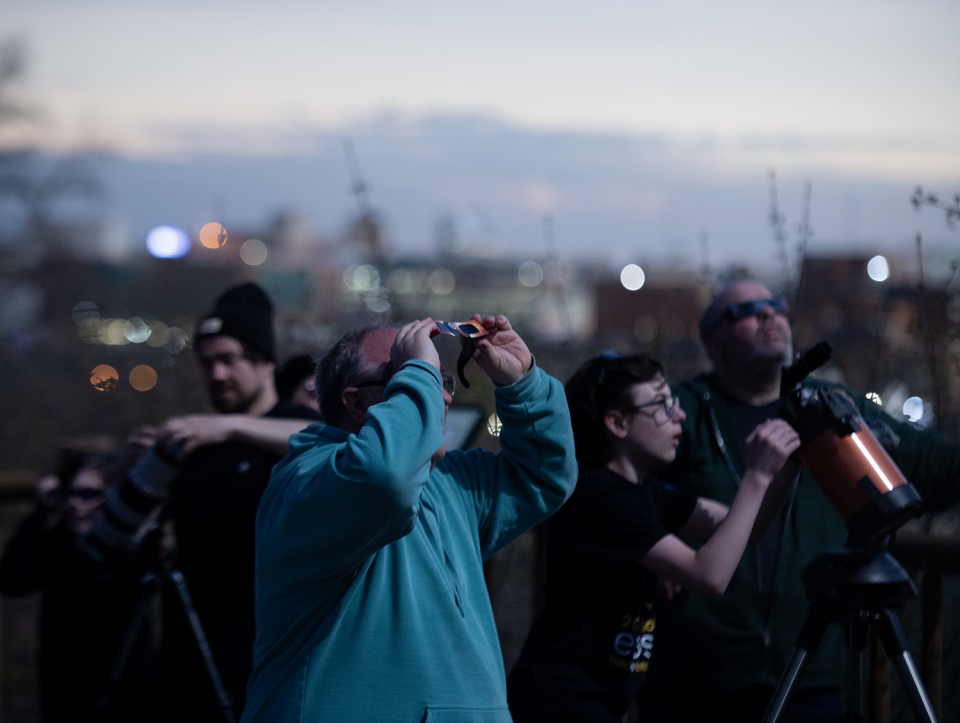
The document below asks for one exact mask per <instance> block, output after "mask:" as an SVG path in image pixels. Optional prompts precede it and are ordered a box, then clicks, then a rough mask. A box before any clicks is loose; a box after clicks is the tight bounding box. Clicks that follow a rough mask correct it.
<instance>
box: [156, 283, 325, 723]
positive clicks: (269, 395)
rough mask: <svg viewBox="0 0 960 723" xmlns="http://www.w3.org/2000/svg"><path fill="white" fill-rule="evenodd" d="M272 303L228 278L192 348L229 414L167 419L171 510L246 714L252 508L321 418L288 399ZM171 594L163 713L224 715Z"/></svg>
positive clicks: (181, 717)
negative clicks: (175, 464)
mask: <svg viewBox="0 0 960 723" xmlns="http://www.w3.org/2000/svg"><path fill="white" fill-rule="evenodd" d="M274 347H275V339H274V331H273V305H272V304H271V303H270V299H269V298H268V297H267V295H266V294H265V293H264V291H263V289H261V288H260V287H259V286H257V285H256V284H252V283H248V284H243V285H241V286H236V287H234V288H231V289H229V290H227V291H226V292H225V293H224V294H223V295H222V296H220V298H219V299H218V300H217V302H216V304H215V306H214V308H213V309H212V310H211V311H210V312H209V313H208V314H206V315H205V316H203V317H201V318H200V320H199V321H198V322H197V326H196V334H195V338H194V351H195V353H196V358H197V361H198V362H199V365H200V371H201V377H202V379H203V383H204V385H205V387H206V390H207V394H208V397H209V399H210V403H211V405H212V406H213V407H214V409H216V410H217V412H219V414H193V415H187V416H181V417H174V418H172V419H168V420H167V421H166V422H164V423H163V425H161V426H160V428H159V429H157V430H153V435H154V439H155V440H156V443H157V444H158V445H159V446H160V447H161V448H162V449H164V450H167V451H172V452H173V453H174V454H176V455H177V457H178V460H179V462H180V465H181V470H182V471H181V473H180V475H179V477H177V479H176V480H175V481H174V483H173V485H172V488H171V493H170V500H169V510H170V514H171V517H172V518H173V521H174V528H175V531H176V536H177V565H178V566H179V568H180V570H181V571H182V572H183V574H184V576H185V578H186V581H187V586H188V589H189V590H190V593H191V595H192V597H193V603H194V605H195V607H196V610H197V614H198V615H199V617H200V621H201V623H202V625H203V627H204V630H205V632H206V635H207V638H208V640H209V642H210V647H211V650H212V652H213V657H214V660H215V662H216V663H217V666H218V668H219V672H220V675H221V677H222V678H223V682H224V685H225V687H226V688H227V691H228V693H229V694H230V696H231V698H232V699H233V710H234V714H235V715H236V717H237V718H239V717H240V714H241V713H242V711H243V705H244V702H245V689H246V682H247V678H248V677H249V675H250V671H251V669H252V664H253V662H252V651H253V641H254V634H255V630H254V619H253V558H254V518H255V516H256V511H257V505H258V504H259V502H260V496H261V495H262V494H263V491H264V489H266V486H267V482H268V481H269V479H270V471H271V469H272V468H273V465H274V464H276V463H277V462H278V461H279V460H280V458H281V457H283V456H284V455H285V454H286V453H287V448H288V443H289V439H290V436H291V435H292V434H295V433H297V432H299V431H300V430H301V429H303V428H305V427H307V426H308V425H309V424H312V423H315V422H317V421H319V420H320V415H319V414H318V413H316V412H314V411H313V410H311V409H307V408H306V407H303V406H300V405H296V404H291V403H289V402H280V401H279V398H278V396H277V390H276V386H275V383H274V370H275V360H276V353H275V349H274ZM166 593H168V594H165V595H164V616H163V617H164V637H163V644H162V648H161V653H160V661H159V664H158V671H157V675H156V676H155V680H156V684H157V691H156V693H157V694H156V696H155V698H156V700H155V701H154V704H153V705H152V706H151V715H153V716H155V720H158V721H159V720H164V721H166V720H177V721H218V722H219V721H222V720H223V713H222V711H221V710H220V707H219V705H218V702H217V698H216V696H215V694H214V689H213V686H212V685H211V682H210V678H209V676H208V675H207V673H206V670H205V668H204V667H203V662H202V659H201V657H200V654H199V650H198V647H197V644H196V642H195V640H194V637H193V634H192V633H191V631H190V628H189V622H188V620H187V618H186V615H185V614H184V612H183V608H182V606H181V605H180V603H179V599H178V598H177V596H176V594H174V593H173V591H172V590H170V591H166Z"/></svg>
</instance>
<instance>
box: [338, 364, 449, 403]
mask: <svg viewBox="0 0 960 723" xmlns="http://www.w3.org/2000/svg"><path fill="white" fill-rule="evenodd" d="M396 371H397V370H396V368H395V367H394V366H393V362H392V361H391V362H388V363H387V366H386V368H385V369H384V370H383V378H382V379H370V380H368V381H365V382H359V383H357V384H354V385H353V386H354V387H356V388H357V389H359V388H361V387H385V386H387V383H388V382H389V381H390V379H391V378H392V377H393V375H394V373H395V372H396ZM440 382H441V384H443V391H445V392H446V393H447V394H449V395H450V396H451V397H452V396H453V395H454V394H455V393H456V391H457V378H456V377H454V376H451V375H449V374H444V373H443V372H442V371H441V372H440Z"/></svg>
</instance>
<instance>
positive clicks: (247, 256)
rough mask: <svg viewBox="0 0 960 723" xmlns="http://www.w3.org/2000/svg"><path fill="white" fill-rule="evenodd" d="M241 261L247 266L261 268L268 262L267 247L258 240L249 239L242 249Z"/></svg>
mask: <svg viewBox="0 0 960 723" xmlns="http://www.w3.org/2000/svg"><path fill="white" fill-rule="evenodd" d="M240 260H241V261H243V263H245V264H246V265H247V266H259V265H260V264H262V263H263V262H264V261H266V260H267V247H266V245H265V244H264V243H263V241H261V240H260V239H258V238H251V239H247V240H246V241H244V242H243V245H242V246H241V247H240Z"/></svg>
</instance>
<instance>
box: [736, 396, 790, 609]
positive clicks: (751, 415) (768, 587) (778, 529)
mask: <svg viewBox="0 0 960 723" xmlns="http://www.w3.org/2000/svg"><path fill="white" fill-rule="evenodd" d="M723 397H724V401H725V402H726V403H727V406H728V408H729V409H730V416H731V417H733V423H734V426H736V428H737V434H738V435H739V436H740V439H742V440H744V441H746V439H747V437H749V436H750V434H751V433H752V432H753V430H754V429H756V428H757V427H758V426H760V425H761V424H763V423H764V422H766V421H767V420H768V419H780V406H781V404H782V403H781V401H780V400H779V399H778V400H776V401H773V402H770V403H769V404H763V405H760V406H753V405H750V404H744V403H743V402H741V401H738V400H736V399H734V398H733V397H730V396H728V395H726V394H724V395H723ZM786 510H787V508H786V507H785V506H784V507H782V508H780V512H779V513H778V514H777V517H776V519H775V520H774V521H773V523H772V524H771V525H770V532H769V533H768V534H767V536H766V537H764V538H763V540H761V541H760V543H758V545H757V551H758V553H759V565H760V589H761V595H762V600H761V607H760V609H761V611H762V615H763V618H764V620H766V619H767V614H768V610H769V607H770V600H771V593H772V591H773V576H774V574H775V573H776V567H777V558H778V557H779V556H780V541H781V539H782V538H783V525H784V523H785V521H786Z"/></svg>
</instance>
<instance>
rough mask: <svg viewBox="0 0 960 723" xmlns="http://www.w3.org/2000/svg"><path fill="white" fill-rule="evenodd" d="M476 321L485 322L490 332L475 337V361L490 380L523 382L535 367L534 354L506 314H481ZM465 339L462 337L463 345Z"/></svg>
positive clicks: (484, 324)
mask: <svg viewBox="0 0 960 723" xmlns="http://www.w3.org/2000/svg"><path fill="white" fill-rule="evenodd" d="M473 320H474V321H477V322H479V323H480V324H482V325H483V328H484V329H486V330H487V331H488V332H490V333H489V334H487V335H486V336H482V337H480V338H479V339H476V340H475V341H476V345H477V350H476V351H475V352H474V354H473V360H474V361H475V362H476V363H477V365H478V366H479V367H480V368H481V369H483V371H484V372H486V374H487V376H488V377H490V380H491V381H492V382H493V383H494V384H496V385H498V386H501V387H505V386H507V385H509V384H513V383H514V382H518V381H520V380H521V379H522V378H523V377H524V375H525V374H526V373H527V372H529V371H530V368H531V367H532V366H533V356H532V355H531V354H530V350H529V349H528V348H527V345H526V343H525V342H524V341H523V339H521V338H520V335H519V334H517V332H515V331H514V330H513V327H512V326H510V321H509V320H508V319H507V317H505V316H503V315H501V316H497V317H492V316H488V317H486V318H485V319H481V318H480V315H479V314H474V315H473ZM464 342H465V340H464V339H461V340H460V343H461V345H462V344H463V343H464Z"/></svg>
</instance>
